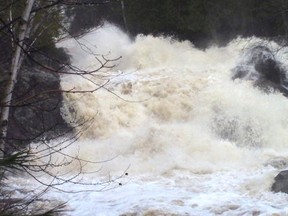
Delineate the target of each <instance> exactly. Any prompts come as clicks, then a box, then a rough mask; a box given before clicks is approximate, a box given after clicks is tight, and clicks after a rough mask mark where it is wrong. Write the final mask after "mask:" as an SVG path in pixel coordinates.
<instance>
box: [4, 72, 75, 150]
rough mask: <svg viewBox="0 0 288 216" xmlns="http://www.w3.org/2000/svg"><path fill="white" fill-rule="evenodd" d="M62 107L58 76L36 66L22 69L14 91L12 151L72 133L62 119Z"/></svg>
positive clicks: (9, 137)
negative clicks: (14, 147)
mask: <svg viewBox="0 0 288 216" xmlns="http://www.w3.org/2000/svg"><path fill="white" fill-rule="evenodd" d="M61 106H62V93H61V88H60V78H59V75H58V74H56V73H52V72H48V71H43V70H40V69H37V68H35V67H34V68H24V69H22V70H21V71H20V73H19V76H18V81H17V84H16V86H15V89H14V92H13V106H12V107H11V110H10V120H9V127H8V134H7V137H8V142H9V146H10V147H8V150H9V151H11V150H12V151H13V147H12V149H11V146H15V145H16V146H17V147H18V146H19V145H21V144H27V143H29V142H31V141H39V140H40V139H53V138H57V137H58V136H60V135H62V134H65V133H68V132H69V131H71V128H70V127H69V125H68V124H66V122H65V121H64V120H63V118H62V116H61V111H60V108H61Z"/></svg>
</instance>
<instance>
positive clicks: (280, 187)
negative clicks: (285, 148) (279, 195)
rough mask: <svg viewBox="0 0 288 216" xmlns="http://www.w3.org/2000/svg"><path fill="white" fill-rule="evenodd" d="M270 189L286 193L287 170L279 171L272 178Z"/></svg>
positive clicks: (287, 186)
mask: <svg viewBox="0 0 288 216" xmlns="http://www.w3.org/2000/svg"><path fill="white" fill-rule="evenodd" d="M271 190H272V191H274V192H283V193H288V170H284V171H281V172H280V173H279V174H278V175H277V176H276V177H275V178H274V183H273V185H272V188H271Z"/></svg>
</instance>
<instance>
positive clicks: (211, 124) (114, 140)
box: [48, 24, 288, 216]
mask: <svg viewBox="0 0 288 216" xmlns="http://www.w3.org/2000/svg"><path fill="white" fill-rule="evenodd" d="M262 42H263V43H264V41H262V40H260V39H257V38H250V39H249V40H248V39H246V40H244V39H236V40H234V41H232V42H231V43H230V44H228V45H227V46H226V47H221V48H219V47H210V48H209V49H206V50H199V49H196V48H194V47H193V45H192V44H191V43H190V42H188V41H183V42H179V41H177V40H174V39H173V38H167V37H153V36H149V35H148V36H143V35H139V36H137V37H136V38H135V39H133V40H132V39H130V38H129V37H128V36H127V35H125V34H124V33H123V32H122V31H120V30H119V29H117V28H116V27H114V26H112V25H109V24H106V25H104V26H103V27H102V28H101V29H97V30H95V31H92V32H91V33H89V34H88V35H86V36H84V37H82V38H81V39H79V41H78V42H76V41H75V40H68V41H65V42H62V44H61V46H64V47H66V48H67V49H68V50H69V53H70V54H71V56H72V59H73V63H74V65H75V66H77V67H78V68H81V69H85V70H95V69H97V68H98V67H100V65H101V64H100V62H99V61H101V62H102V63H104V61H105V59H106V60H108V59H110V60H112V59H117V58H118V57H120V56H122V58H121V59H120V60H115V61H112V62H108V66H112V65H114V66H113V67H111V68H104V69H101V70H100V71H98V72H97V73H96V75H93V76H92V75H91V76H88V78H89V79H88V80H87V79H86V78H87V77H86V78H82V77H79V76H78V77H75V76H65V77H63V79H62V87H63V89H65V90H69V89H72V88H73V90H83V91H90V90H93V89H95V86H99V85H100V86H101V85H102V84H104V83H106V82H107V84H105V86H104V88H101V89H99V90H97V91H95V92H93V93H85V94H67V95H65V106H64V107H63V115H65V118H66V120H67V121H68V122H69V121H72V119H74V117H76V118H77V119H93V121H89V123H88V124H89V127H87V128H86V130H85V131H83V135H82V137H81V139H80V140H79V141H77V143H74V145H73V146H71V147H70V148H69V153H70V154H76V153H77V154H78V155H79V157H80V158H83V159H85V160H90V161H105V160H108V161H107V162H104V163H100V164H87V165H86V166H85V167H84V170H85V171H92V172H93V171H97V172H95V173H93V174H92V175H91V174H90V175H89V177H86V178H89V180H92V181H94V182H97V181H98V180H99V179H101V178H107V177H108V176H112V177H113V176H119V175H121V174H122V173H123V172H128V174H129V175H128V176H124V177H122V178H120V179H118V180H117V181H118V182H121V184H122V186H119V187H117V188H115V189H111V190H108V191H105V192H96V193H95V192H91V193H79V194H60V192H50V193H49V194H48V195H49V196H50V197H52V198H57V199H60V200H68V201H69V203H68V206H69V207H70V208H71V209H73V211H71V212H69V213H68V214H69V215H82V216H83V215H111V216H112V215H288V195H286V194H282V193H273V192H271V191H270V187H271V185H272V183H273V178H274V177H275V175H276V174H278V172H279V171H280V170H283V169H285V168H286V165H287V162H288V160H287V156H288V143H287V140H288V133H287V129H288V100H287V98H285V97H284V96H283V95H282V94H281V93H278V92H270V93H267V92H266V93H264V92H262V91H261V90H259V89H257V88H256V87H253V83H252V81H250V80H234V81H233V80H232V79H231V77H232V70H233V68H235V67H236V66H237V65H239V64H241V63H242V62H243V59H245V52H246V51H247V48H249V47H250V46H251V45H253V44H255V43H262ZM265 43H267V42H265ZM268 46H270V48H271V49H272V50H275V51H276V50H278V48H279V47H278V46H277V44H275V43H273V42H270V43H269V44H268ZM275 55H276V58H277V59H278V60H279V61H282V62H283V65H284V67H285V62H284V60H285V58H286V56H285V50H278V51H277V53H275ZM79 130H81V129H79ZM127 169H128V170H127ZM84 178H85V176H84ZM65 187H67V188H69V189H73V187H75V189H76V187H77V189H79V188H80V189H82V188H85V187H84V186H80V185H72V186H71V185H69V186H63V188H65ZM67 188H66V189H67Z"/></svg>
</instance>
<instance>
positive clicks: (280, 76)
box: [232, 46, 288, 95]
mask: <svg viewBox="0 0 288 216" xmlns="http://www.w3.org/2000/svg"><path fill="white" fill-rule="evenodd" d="M232 79H233V80H235V79H244V80H252V81H253V82H254V85H255V86H256V87H259V88H260V89H262V90H263V91H269V90H271V89H274V90H278V91H280V92H282V93H283V94H284V95H288V88H287V87H288V82H287V79H286V72H285V70H284V68H283V67H282V65H281V63H280V62H279V61H277V59H276V58H275V56H274V54H273V52H272V51H271V50H270V49H269V48H267V47H265V46H256V47H253V48H251V49H249V50H248V51H247V53H246V54H245V55H244V57H243V60H242V62H240V64H239V65H238V66H237V67H235V68H234V69H233V76H232Z"/></svg>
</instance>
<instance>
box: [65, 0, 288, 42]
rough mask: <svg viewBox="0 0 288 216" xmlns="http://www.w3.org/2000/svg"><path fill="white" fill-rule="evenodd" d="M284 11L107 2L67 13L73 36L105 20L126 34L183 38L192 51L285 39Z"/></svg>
mask: <svg viewBox="0 0 288 216" xmlns="http://www.w3.org/2000/svg"><path fill="white" fill-rule="evenodd" d="M121 2H122V3H124V5H125V7H124V9H123V8H122V7H121ZM287 9H288V1H285V0H265V1H263V0H241V1H239V0H181V1H175V0H145V1H143V0H122V1H110V3H109V4H105V5H100V6H97V7H93V8H92V7H89V6H85V7H82V8H79V7H78V8H76V9H75V10H74V11H73V13H74V14H75V18H76V17H77V19H75V20H74V22H73V23H72V25H71V30H73V32H77V30H82V29H83V28H91V27H93V26H95V25H99V24H100V23H101V21H103V20H108V21H110V22H113V23H116V24H118V25H119V26H121V27H122V28H123V29H125V28H127V29H128V31H129V33H130V34H131V35H137V34H140V33H141V34H154V35H158V34H164V35H172V36H176V37H177V38H179V39H188V40H190V41H192V42H194V44H195V45H198V46H207V45H210V44H211V43H218V44H220V45H221V44H225V43H226V42H228V41H230V40H232V39H233V38H235V37H237V36H243V37H250V36H253V35H254V36H258V37H269V38H276V37H277V38H278V37H284V36H286V35H287V30H288V17H287V15H288V10H287ZM123 10H124V11H123ZM84 11H85V12H84ZM85 17H89V18H88V19H86V18H85ZM124 18H125V19H126V22H127V23H124ZM125 25H127V26H125Z"/></svg>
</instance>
